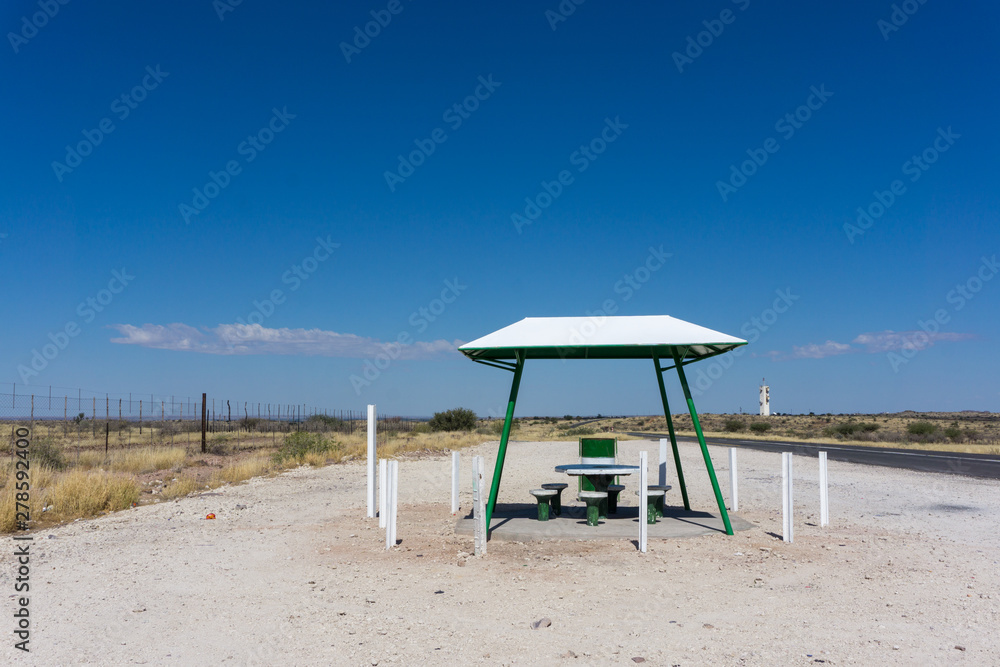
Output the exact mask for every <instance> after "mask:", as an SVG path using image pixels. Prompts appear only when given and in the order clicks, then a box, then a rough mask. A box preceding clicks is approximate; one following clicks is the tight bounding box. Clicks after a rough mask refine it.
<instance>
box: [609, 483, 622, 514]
mask: <svg viewBox="0 0 1000 667" xmlns="http://www.w3.org/2000/svg"><path fill="white" fill-rule="evenodd" d="M624 490H625V485H624V484H609V485H608V514H617V513H618V494H620V493H621V492H622V491H624Z"/></svg>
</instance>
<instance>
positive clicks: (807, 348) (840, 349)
mask: <svg viewBox="0 0 1000 667" xmlns="http://www.w3.org/2000/svg"><path fill="white" fill-rule="evenodd" d="M853 351H854V350H853V349H852V348H851V346H850V345H848V344H847V343H838V342H837V341H834V340H828V341H826V342H825V343H821V344H816V343H809V344H808V345H793V346H792V354H791V355H790V356H789V358H791V359H823V358H824V357H833V356H836V355H838V354H847V353H848V352H853Z"/></svg>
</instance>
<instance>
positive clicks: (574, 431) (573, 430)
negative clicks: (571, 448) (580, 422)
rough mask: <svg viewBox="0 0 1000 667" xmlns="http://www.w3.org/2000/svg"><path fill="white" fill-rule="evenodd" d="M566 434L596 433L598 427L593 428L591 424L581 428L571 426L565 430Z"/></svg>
mask: <svg viewBox="0 0 1000 667" xmlns="http://www.w3.org/2000/svg"><path fill="white" fill-rule="evenodd" d="M565 433H566V435H594V434H595V433H597V430H596V429H592V428H590V427H589V426H581V427H580V428H571V429H569V430H568V431H565Z"/></svg>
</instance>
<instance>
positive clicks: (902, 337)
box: [851, 330, 975, 354]
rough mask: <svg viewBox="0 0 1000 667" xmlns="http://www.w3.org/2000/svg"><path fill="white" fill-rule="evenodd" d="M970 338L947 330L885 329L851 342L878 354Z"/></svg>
mask: <svg viewBox="0 0 1000 667" xmlns="http://www.w3.org/2000/svg"><path fill="white" fill-rule="evenodd" d="M972 338H975V336H973V335H972V334H964V333H952V332H948V331H938V332H935V333H926V332H924V331H891V330H886V331H875V332H871V333H863V334H860V335H858V337H857V338H855V339H854V340H852V341H851V342H852V343H854V344H856V345H864V346H865V352H868V353H869V354H878V353H880V352H892V351H896V350H902V349H904V348H906V349H914V350H923V349H925V348H928V347H930V346H931V345H934V343H938V342H941V341H948V342H958V341H962V340H970V339H972Z"/></svg>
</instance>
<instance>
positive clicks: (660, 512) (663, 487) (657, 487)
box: [646, 484, 671, 518]
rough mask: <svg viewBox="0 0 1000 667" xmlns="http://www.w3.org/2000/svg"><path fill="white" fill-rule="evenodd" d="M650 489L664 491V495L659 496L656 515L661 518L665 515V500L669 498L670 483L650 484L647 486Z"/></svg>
mask: <svg viewBox="0 0 1000 667" xmlns="http://www.w3.org/2000/svg"><path fill="white" fill-rule="evenodd" d="M646 488H647V489H649V490H650V491H663V495H662V496H659V497H658V498H657V500H656V516H657V517H659V518H662V517H663V507H664V502H665V501H666V498H667V493H666V492H667V491H669V490H670V489H671V487H670V485H669V484H650V485H649V486H647V487H646Z"/></svg>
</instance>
